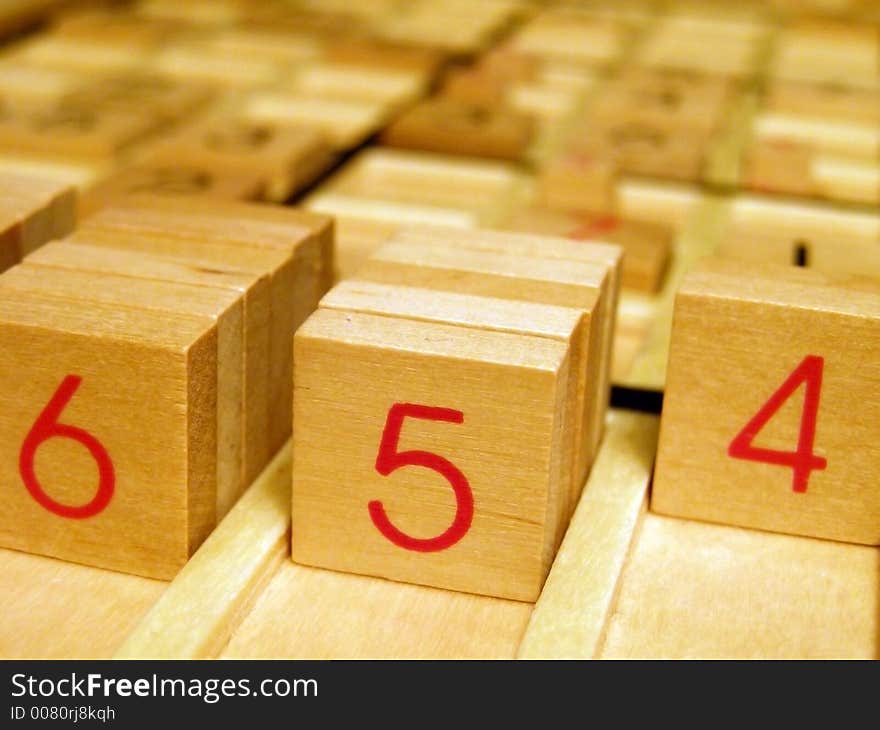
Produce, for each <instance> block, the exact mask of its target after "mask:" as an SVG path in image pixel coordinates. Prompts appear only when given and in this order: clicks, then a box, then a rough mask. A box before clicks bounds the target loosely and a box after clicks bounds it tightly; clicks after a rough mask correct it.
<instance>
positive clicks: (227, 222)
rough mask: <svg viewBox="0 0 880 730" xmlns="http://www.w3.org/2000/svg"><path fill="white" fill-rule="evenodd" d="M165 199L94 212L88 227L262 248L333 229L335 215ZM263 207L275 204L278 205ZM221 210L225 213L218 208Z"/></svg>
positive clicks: (289, 243)
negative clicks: (163, 201) (226, 242)
mask: <svg viewBox="0 0 880 730" xmlns="http://www.w3.org/2000/svg"><path fill="white" fill-rule="evenodd" d="M139 200H141V198H139ZM165 202H166V203H167V205H166V206H162V205H161V204H160V203H158V202H153V200H151V201H150V203H149V205H129V204H128V199H126V200H124V201H122V203H121V204H120V205H119V206H116V207H113V208H107V209H104V210H102V211H100V212H99V213H96V214H95V215H93V216H91V217H89V219H88V220H87V221H86V223H85V225H84V226H83V228H84V229H85V228H89V229H91V228H104V229H114V230H127V231H138V232H140V233H161V234H163V235H166V236H176V237H179V238H193V237H206V236H207V237H210V238H212V239H214V240H226V241H236V242H240V243H245V244H248V245H251V246H255V247H261V248H286V249H291V250H292V249H296V248H297V247H298V246H300V245H302V244H303V243H305V242H307V241H311V240H313V239H314V238H315V237H318V236H324V235H327V233H328V232H329V231H330V230H332V223H331V221H330V219H329V218H327V217H326V216H321V215H319V214H317V213H305V212H302V213H300V212H299V211H295V213H296V215H290V216H285V215H282V216H278V215H277V213H275V214H273V213H269V212H267V215H266V216H265V217H264V216H262V215H259V216H257V215H255V214H254V208H257V210H258V211H260V208H259V206H247V207H246V208H245V209H244V210H242V209H238V210H232V208H231V206H232V203H227V201H223V202H222V203H221V204H220V205H219V206H218V205H217V204H216V202H213V203H212V202H210V201H208V203H207V204H205V201H203V202H202V205H198V204H195V201H190V200H189V199H187V200H186V201H183V200H177V201H173V200H168V199H165ZM191 203H192V204H191ZM264 207H266V208H269V209H271V208H272V207H279V206H264ZM220 210H224V211H225V212H224V213H215V211H220ZM260 212H261V213H262V211H260Z"/></svg>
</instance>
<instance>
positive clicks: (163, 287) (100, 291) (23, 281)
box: [0, 247, 265, 519]
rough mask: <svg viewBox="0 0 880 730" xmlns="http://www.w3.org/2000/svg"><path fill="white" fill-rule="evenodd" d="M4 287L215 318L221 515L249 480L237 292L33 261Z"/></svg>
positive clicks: (6, 278) (2, 282) (2, 280)
mask: <svg viewBox="0 0 880 730" xmlns="http://www.w3.org/2000/svg"><path fill="white" fill-rule="evenodd" d="M69 248H72V247H69ZM0 287H3V288H7V289H10V290H13V291H23V292H33V293H37V294H40V293H42V294H44V295H45V296H51V297H59V298H62V299H66V300H71V301H76V302H78V303H80V304H82V305H84V306H88V304H90V303H91V302H101V303H103V304H107V305H110V306H116V307H121V308H126V309H138V310H140V309H144V310H147V311H150V312H164V313H167V314H172V315H173V314H184V315H192V316H194V317H205V318H207V319H210V320H212V321H213V322H214V324H215V327H216V330H217V353H216V361H217V373H216V378H215V380H216V386H215V387H216V390H217V416H216V422H217V485H216V490H215V491H216V499H217V504H216V516H217V519H220V518H222V517H223V515H225V514H226V513H227V512H228V511H229V509H230V507H232V505H233V504H235V501H236V500H237V499H238V497H239V495H240V494H241V493H242V492H243V491H244V489H245V487H246V486H247V485H245V484H243V481H242V410H243V404H244V374H245V368H246V366H247V363H246V361H245V347H246V344H245V342H244V322H243V307H242V301H241V296H240V295H239V293H238V292H235V291H230V290H226V289H218V288H213V287H204V286H192V285H190V284H178V283H174V282H165V281H156V280H152V281H150V280H145V279H136V278H131V277H127V276H116V275H113V274H108V273H106V272H102V273H96V272H93V271H76V270H71V269H68V270H61V269H58V268H54V267H43V266H40V265H39V264H35V263H29V262H25V263H24V264H22V265H20V266H16V267H14V268H12V269H10V270H9V271H8V272H6V273H5V274H4V275H3V276H2V277H0ZM263 387H265V383H264V384H263Z"/></svg>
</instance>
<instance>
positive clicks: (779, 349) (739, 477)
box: [651, 260, 880, 545]
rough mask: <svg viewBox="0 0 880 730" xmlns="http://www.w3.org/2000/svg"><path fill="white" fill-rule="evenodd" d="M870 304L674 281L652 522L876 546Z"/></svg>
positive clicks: (721, 266) (745, 285) (811, 289)
mask: <svg viewBox="0 0 880 730" xmlns="http://www.w3.org/2000/svg"><path fill="white" fill-rule="evenodd" d="M878 295H880V286H878V285H877V284H876V283H874V282H871V281H868V280H844V279H832V278H830V277H828V276H825V275H822V274H820V273H818V272H815V271H809V270H803V269H798V268H794V267H771V266H766V267H762V266H758V265H752V264H738V263H735V262H728V261H722V260H707V261H704V262H703V263H702V264H701V265H700V267H699V268H698V269H697V270H696V271H693V272H691V273H690V274H689V275H688V276H687V277H685V279H684V282H683V284H682V287H681V289H680V290H679V292H678V297H677V299H676V303H675V318H674V324H673V331H672V343H671V349H670V356H669V371H668V376H667V384H666V395H665V398H664V404H663V420H662V424H661V432H660V445H659V451H658V456H657V467H656V473H655V476H654V487H653V494H652V499H651V508H652V509H653V510H655V511H657V512H661V513H664V514H670V515H675V516H680V517H688V518H695V519H700V520H707V521H711V522H722V523H728V524H733V525H740V526H743V527H753V528H759V529H764V530H771V531H775V532H786V533H792V534H798V535H808V536H812V537H821V538H827V539H832V540H841V541H846V542H856V543H864V544H869V545H876V544H880V491H878V489H877V486H876V484H877V479H878V477H880V438H878V437H880V296H878Z"/></svg>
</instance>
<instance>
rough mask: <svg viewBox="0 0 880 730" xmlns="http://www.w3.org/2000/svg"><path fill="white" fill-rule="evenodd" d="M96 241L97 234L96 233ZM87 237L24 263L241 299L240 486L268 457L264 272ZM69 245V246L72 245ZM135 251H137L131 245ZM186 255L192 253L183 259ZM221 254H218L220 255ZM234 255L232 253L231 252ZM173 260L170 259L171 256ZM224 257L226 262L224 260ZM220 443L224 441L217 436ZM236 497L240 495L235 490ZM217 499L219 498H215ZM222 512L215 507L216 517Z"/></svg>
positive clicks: (54, 247)
mask: <svg viewBox="0 0 880 730" xmlns="http://www.w3.org/2000/svg"><path fill="white" fill-rule="evenodd" d="M96 238H98V239H100V234H96ZM88 240H89V234H88V233H85V234H80V235H79V236H75V237H74V238H73V239H69V240H65V241H55V242H52V243H49V244H47V245H45V246H43V247H42V248H40V249H38V250H37V251H35V252H34V253H32V254H31V255H30V256H29V257H28V258H27V259H26V262H27V263H30V264H36V265H39V266H41V267H51V268H56V269H59V270H62V271H71V270H72V271H76V272H83V271H89V272H95V273H97V274H110V275H118V276H123V277H131V278H134V279H143V280H145V281H146V282H153V283H155V282H162V283H165V282H170V283H175V284H184V285H188V286H195V287H207V288H210V289H220V290H222V291H226V292H229V293H232V294H235V295H237V296H240V297H241V300H242V347H241V349H242V377H243V380H244V382H243V393H242V396H243V401H242V403H241V418H240V428H241V431H240V435H239V441H240V443H241V448H242V454H241V476H240V477H239V483H240V485H241V488H242V489H243V488H245V487H246V486H247V485H249V484H250V483H251V482H252V481H253V479H254V478H255V477H256V475H257V474H259V472H260V470H261V469H262V468H263V466H264V465H265V464H266V462H267V461H268V458H269V454H268V437H267V428H268V421H269V416H268V388H269V386H268V383H269V334H270V325H271V322H270V318H271V290H270V280H269V278H270V277H269V274H268V273H262V272H260V273H252V272H253V270H254V268H255V267H254V264H255V263H259V262H254V261H253V260H250V259H247V260H246V261H245V264H246V265H245V266H240V264H241V263H242V257H241V256H240V255H239V257H238V259H237V260H236V259H235V258H234V257H232V258H230V257H224V261H223V262H221V261H220V260H218V259H217V258H216V257H215V259H214V260H211V258H210V256H208V255H207V254H205V256H206V257H205V258H201V259H200V258H198V251H195V252H192V251H191V249H190V248H183V247H181V248H179V249H176V250H173V251H171V252H170V253H169V251H170V249H168V248H164V249H162V250H161V255H160V256H155V255H150V254H147V253H143V250H152V249H151V248H150V247H148V246H147V245H143V246H140V248H141V249H142V250H124V249H116V248H107V247H104V246H91V245H88V244H86V243H83V241H88ZM125 240H126V238H125V237H118V236H115V235H114V236H113V237H112V238H111V240H110V244H111V245H125V244H124V241H125ZM74 241H75V243H74ZM135 248H137V247H136V246H135ZM190 253H192V255H187V254H190ZM223 253H224V252H223V251H221V252H220V254H221V256H222V254H223ZM233 253H234V254H240V252H239V251H238V250H235V251H234V252H233ZM175 254H176V255H178V258H172V256H174V255H175ZM227 259H228V260H227ZM220 440H221V442H222V441H223V440H224V439H223V438H222V437H221V439H220ZM238 493H239V494H240V493H241V492H240V491H239V492H238ZM218 496H219V495H218ZM222 512H225V510H223V509H221V513H222Z"/></svg>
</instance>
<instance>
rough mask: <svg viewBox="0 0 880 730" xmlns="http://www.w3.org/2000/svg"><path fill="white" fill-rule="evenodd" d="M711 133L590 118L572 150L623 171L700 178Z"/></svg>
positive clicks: (688, 179) (628, 121) (645, 123)
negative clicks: (607, 162)
mask: <svg viewBox="0 0 880 730" xmlns="http://www.w3.org/2000/svg"><path fill="white" fill-rule="evenodd" d="M707 145H708V135H707V134H705V133H704V134H699V133H697V132H696V131H695V130H693V129H667V128H664V127H663V126H661V125H659V124H652V123H647V122H639V121H631V120H627V119H622V120H617V121H606V120H599V119H595V120H591V122H590V123H589V124H588V125H587V126H585V127H584V128H583V129H581V130H580V131H579V132H577V133H576V134H575V136H574V137H573V139H572V141H571V149H572V151H574V152H576V153H579V154H583V155H587V156H588V157H590V158H599V159H605V160H608V161H610V162H612V163H614V164H615V165H616V166H617V167H618V169H619V170H621V171H623V172H629V173H634V174H637V175H648V176H656V177H662V178H670V179H673V180H685V181H697V180H699V179H700V176H701V174H702V169H703V160H704V156H705V152H706V148H707Z"/></svg>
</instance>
